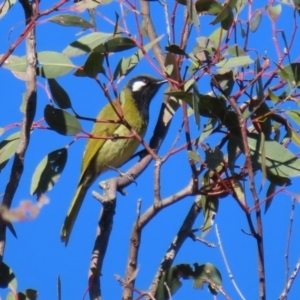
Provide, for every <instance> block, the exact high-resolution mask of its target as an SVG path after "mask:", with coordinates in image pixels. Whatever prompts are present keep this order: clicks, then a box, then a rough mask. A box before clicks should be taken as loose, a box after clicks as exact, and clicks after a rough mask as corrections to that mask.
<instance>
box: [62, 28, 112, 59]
mask: <svg viewBox="0 0 300 300" xmlns="http://www.w3.org/2000/svg"><path fill="white" fill-rule="evenodd" d="M111 36H112V34H111V33H105V32H92V33H90V34H88V35H86V36H84V37H81V38H80V39H78V40H76V41H74V42H72V43H71V44H70V45H69V46H67V47H66V48H65V49H64V51H63V54H64V55H67V56H69V57H71V56H79V55H82V54H86V53H90V52H92V50H93V49H95V48H96V47H97V46H99V45H101V44H103V43H104V42H105V41H106V40H107V39H109V38H110V37H111Z"/></svg>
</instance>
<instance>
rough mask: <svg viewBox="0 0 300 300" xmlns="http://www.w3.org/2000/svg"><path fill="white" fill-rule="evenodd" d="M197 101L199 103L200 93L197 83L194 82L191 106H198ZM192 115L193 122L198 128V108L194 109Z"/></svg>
mask: <svg viewBox="0 0 300 300" xmlns="http://www.w3.org/2000/svg"><path fill="white" fill-rule="evenodd" d="M199 103H200V94H199V91H198V87H197V84H196V83H194V84H193V107H199ZM194 117H195V123H196V124H197V126H198V129H199V128H200V115H199V112H198V110H197V109H196V110H194Z"/></svg>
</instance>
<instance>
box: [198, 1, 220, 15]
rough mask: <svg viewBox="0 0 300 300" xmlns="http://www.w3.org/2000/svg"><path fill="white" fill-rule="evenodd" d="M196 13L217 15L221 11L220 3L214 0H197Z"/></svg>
mask: <svg viewBox="0 0 300 300" xmlns="http://www.w3.org/2000/svg"><path fill="white" fill-rule="evenodd" d="M195 8H196V11H197V13H204V12H207V13H208V14H210V15H217V14H219V13H220V12H221V11H222V8H223V7H222V5H221V4H220V3H219V2H217V1H215V0H198V1H196V3H195Z"/></svg>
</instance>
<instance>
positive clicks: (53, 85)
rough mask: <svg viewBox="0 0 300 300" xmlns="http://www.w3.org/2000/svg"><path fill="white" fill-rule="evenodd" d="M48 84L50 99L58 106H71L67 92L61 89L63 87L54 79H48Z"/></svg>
mask: <svg viewBox="0 0 300 300" xmlns="http://www.w3.org/2000/svg"><path fill="white" fill-rule="evenodd" d="M48 84H49V88H50V92H51V95H52V99H53V100H54V102H55V103H56V105H57V106H58V107H59V108H65V109H66V108H71V107H72V104H71V100H70V97H69V95H68V93H67V92H66V91H65V90H64V89H63V87H62V86H61V85H60V84H59V83H58V82H57V81H56V80H55V79H48Z"/></svg>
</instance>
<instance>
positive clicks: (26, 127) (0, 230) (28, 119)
mask: <svg viewBox="0 0 300 300" xmlns="http://www.w3.org/2000/svg"><path fill="white" fill-rule="evenodd" d="M20 3H21V4H22V6H23V10H24V13H25V20H26V25H27V27H26V28H28V26H29V25H28V24H30V23H32V19H33V18H34V17H35V16H36V15H37V11H36V10H37V7H36V4H35V3H34V2H31V1H28V0H20ZM35 45H36V36H35V27H34V26H32V27H30V29H28V33H27V38H26V57H27V70H26V75H27V81H26V96H25V113H24V118H23V122H22V126H21V134H20V141H19V144H18V146H17V149H16V153H15V157H14V161H13V165H12V168H11V173H10V178H9V181H8V183H7V185H6V188H5V193H4V197H3V201H2V205H3V206H6V207H7V208H8V209H9V208H10V207H11V204H12V201H13V197H14V195H15V192H16V190H17V188H18V185H19V182H20V179H21V176H22V174H23V170H24V159H25V153H26V150H27V147H28V145H29V141H30V130H31V126H32V123H33V120H34V117H35V112H36V101H37V91H36V49H35ZM8 53H9V52H8ZM10 53H11V52H10ZM10 53H9V54H8V56H9V55H10ZM8 56H7V57H8ZM2 59H3V57H2ZM0 65H1V62H0ZM5 239H6V223H5V222H4V221H3V219H0V261H1V262H2V260H3V255H4V248H5Z"/></svg>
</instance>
